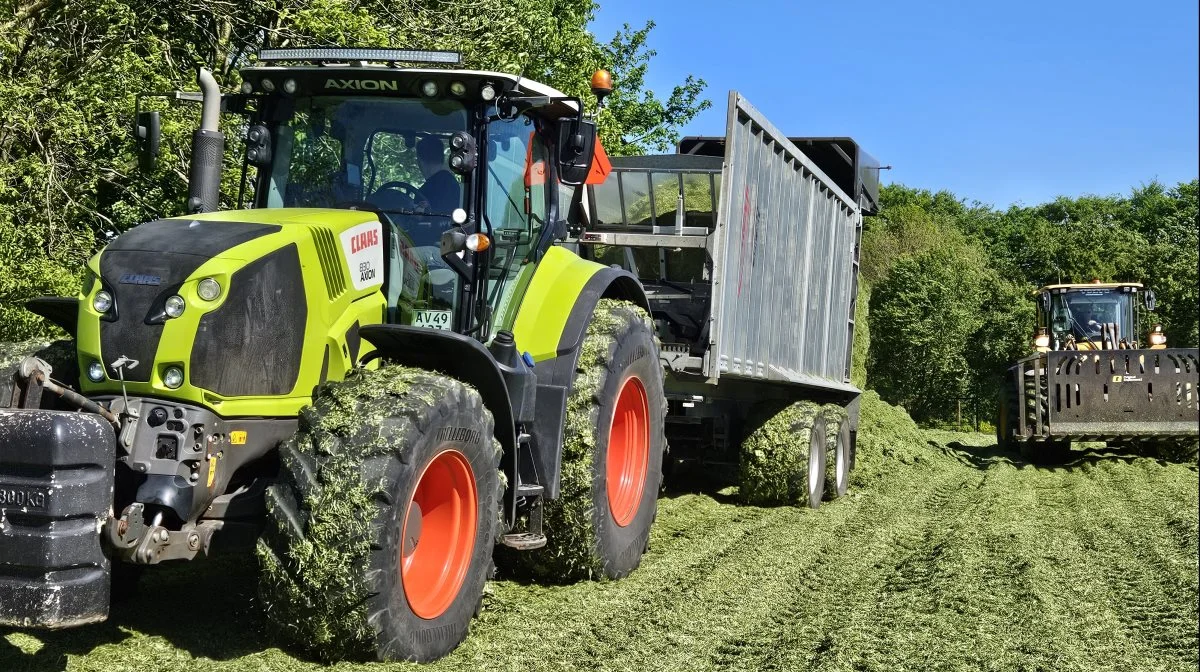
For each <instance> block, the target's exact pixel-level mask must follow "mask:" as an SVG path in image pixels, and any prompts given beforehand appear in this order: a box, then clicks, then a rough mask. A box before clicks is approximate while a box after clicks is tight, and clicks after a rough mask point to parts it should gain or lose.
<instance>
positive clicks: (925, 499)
mask: <svg viewBox="0 0 1200 672" xmlns="http://www.w3.org/2000/svg"><path fill="white" fill-rule="evenodd" d="M913 475H914V476H920V477H926V478H932V479H934V480H933V482H932V483H931V484H929V485H930V487H928V488H927V489H926V490H925V491H924V492H922V491H921V489H920V488H916V489H911V490H909V489H904V490H897V491H892V492H889V493H887V494H886V495H884V494H880V495H876V496H875V505H874V506H872V507H863V509H862V510H861V511H859V512H858V515H857V516H856V519H855V521H854V529H853V533H852V534H839V535H836V536H835V537H833V538H831V539H830V540H829V541H828V542H827V543H826V544H825V545H824V546H822V547H821V548H819V549H817V550H816V551H815V552H814V553H813V554H812V556H811V560H810V561H809V562H808V563H806V564H805V566H804V567H802V568H801V571H800V573H799V580H798V582H797V583H796V585H795V586H793V587H792V589H791V590H790V591H789V592H788V593H786V594H783V595H780V596H778V597H777V599H776V600H774V604H775V605H777V606H776V608H775V609H774V610H773V611H772V613H771V614H770V616H769V620H768V621H767V622H766V623H764V624H763V626H762V627H760V628H758V632H756V633H750V634H749V635H747V636H745V637H742V638H739V639H735V640H730V641H726V642H723V643H722V645H721V646H720V647H719V648H718V651H717V655H716V657H715V659H714V660H713V663H714V665H715V666H716V667H717V668H718V669H722V670H737V669H754V670H775V669H817V668H819V667H820V666H821V665H823V664H824V663H825V662H826V661H830V660H835V659H837V660H842V659H846V658H860V657H861V656H862V655H863V651H861V650H859V649H858V648H857V647H854V648H853V650H847V649H846V647H845V646H844V645H843V640H844V639H855V638H860V639H861V638H863V636H864V635H865V636H867V637H868V638H870V637H871V635H877V634H878V633H877V628H879V625H880V624H879V623H877V622H876V623H872V625H871V627H870V628H863V627H862V625H863V624H862V623H861V621H860V620H859V619H858V618H856V616H857V615H860V614H862V613H864V612H867V611H873V610H875V609H877V607H878V600H879V599H881V596H886V595H889V594H894V595H900V594H902V593H912V594H919V593H920V592H921V589H922V586H926V585H928V582H929V580H930V578H931V575H932V571H931V569H930V565H931V564H933V563H936V562H937V557H938V556H939V555H940V553H941V552H942V549H941V548H940V544H939V542H938V541H937V536H938V533H937V532H935V531H934V530H935V529H939V528H941V527H942V526H943V525H944V523H945V522H946V520H947V519H948V518H951V517H954V516H956V515H957V512H959V511H961V510H962V509H963V508H964V507H966V506H968V505H969V497H970V495H969V494H968V492H969V491H972V490H973V489H974V487H973V486H974V483H975V481H977V480H978V479H977V477H976V476H975V475H974V474H972V473H970V471H969V470H966V469H962V468H959V467H957V466H952V467H949V468H948V469H947V470H946V471H944V472H940V473H938V472H935V473H923V474H922V473H916V474H913ZM904 599H909V598H908V597H907V596H906V597H905V598H904ZM814 600H819V602H820V603H821V605H822V608H820V609H818V610H815V611H814V610H813V609H811V604H812V602H813V601H814ZM880 629H882V628H880Z"/></svg>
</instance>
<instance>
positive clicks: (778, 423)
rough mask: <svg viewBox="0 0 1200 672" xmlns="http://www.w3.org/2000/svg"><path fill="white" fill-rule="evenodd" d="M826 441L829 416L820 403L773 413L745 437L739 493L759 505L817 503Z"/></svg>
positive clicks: (822, 485)
mask: <svg viewBox="0 0 1200 672" xmlns="http://www.w3.org/2000/svg"><path fill="white" fill-rule="evenodd" d="M839 431H840V430H839ZM826 444H827V438H826V423H825V415H824V414H823V413H821V410H820V407H819V406H817V405H816V404H813V403H811V402H807V401H801V402H797V403H794V404H792V405H790V406H788V407H786V408H784V409H783V410H782V411H779V412H778V413H776V414H774V415H773V416H772V417H771V418H770V419H768V420H767V421H766V422H765V423H763V424H762V425H761V426H760V427H758V428H757V429H755V430H754V431H752V432H751V433H750V435H749V436H747V437H746V438H745V440H743V441H742V447H741V451H740V460H739V462H740V469H739V479H738V484H739V487H738V495H739V497H740V498H741V500H742V501H743V502H745V503H747V504H753V505H755V506H772V505H778V504H790V505H796V506H807V507H808V508H810V509H815V508H817V507H819V506H820V505H821V498H822V497H823V496H824V491H825V463H826V452H827V448H826Z"/></svg>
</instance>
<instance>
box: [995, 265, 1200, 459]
mask: <svg viewBox="0 0 1200 672" xmlns="http://www.w3.org/2000/svg"><path fill="white" fill-rule="evenodd" d="M1035 297H1036V299H1037V304H1038V310H1037V315H1038V326H1037V332H1036V334H1035V336H1034V340H1033V343H1032V350H1034V352H1033V354H1031V355H1030V356H1029V357H1026V358H1024V359H1022V360H1020V361H1018V362H1017V363H1016V364H1014V365H1013V366H1012V367H1010V368H1009V370H1008V372H1007V374H1006V376H1005V379H1004V384H1003V386H1002V391H1001V398H1000V406H999V407H1000V413H999V421H998V422H997V425H996V434H997V438H998V440H999V443H1000V444H1001V445H1010V446H1016V447H1018V448H1019V449H1020V450H1021V452H1022V454H1024V455H1025V456H1026V457H1027V458H1029V459H1032V460H1037V461H1047V462H1053V461H1060V460H1062V459H1064V458H1065V457H1067V456H1068V453H1067V450H1068V449H1069V448H1070V444H1071V442H1072V441H1093V442H1095V441H1103V442H1107V443H1108V444H1110V445H1114V446H1121V447H1124V448H1133V449H1157V448H1166V449H1168V450H1171V451H1172V452H1174V451H1175V449H1177V448H1179V447H1184V448H1186V447H1188V446H1192V447H1193V450H1194V445H1195V443H1196V440H1197V436H1198V434H1200V396H1198V393H1200V389H1198V385H1197V384H1198V383H1200V369H1198V366H1197V364H1198V351H1197V349H1196V348H1173V347H1168V343H1167V338H1166V334H1165V333H1164V332H1163V329H1162V325H1161V324H1154V325H1149V326H1147V325H1143V324H1142V322H1143V321H1144V318H1143V312H1152V311H1153V310H1154V307H1155V297H1154V292H1153V291H1151V290H1149V289H1147V288H1145V287H1143V286H1142V284H1141V283H1136V282H1103V283H1102V282H1100V281H1099V280H1096V281H1093V282H1090V283H1085V284H1057V285H1048V286H1045V287H1042V288H1040V289H1038V290H1037V291H1036V293H1035Z"/></svg>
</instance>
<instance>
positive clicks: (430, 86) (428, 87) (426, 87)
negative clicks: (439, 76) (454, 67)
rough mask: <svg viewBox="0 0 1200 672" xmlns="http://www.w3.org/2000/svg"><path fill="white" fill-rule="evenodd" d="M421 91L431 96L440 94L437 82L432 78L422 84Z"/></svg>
mask: <svg viewBox="0 0 1200 672" xmlns="http://www.w3.org/2000/svg"><path fill="white" fill-rule="evenodd" d="M421 93H423V94H425V95H426V96H427V97H429V98H433V97H434V96H436V95H437V94H438V85H437V82H435V81H433V80H432V79H431V80H429V81H427V82H425V83H424V84H422V85H421Z"/></svg>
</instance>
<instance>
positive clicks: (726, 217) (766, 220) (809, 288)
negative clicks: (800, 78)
mask: <svg viewBox="0 0 1200 672" xmlns="http://www.w3.org/2000/svg"><path fill="white" fill-rule="evenodd" d="M861 232H862V214H861V211H860V209H859V206H858V204H857V203H856V202H855V201H854V200H853V199H851V198H850V197H849V196H848V195H847V194H846V193H845V192H843V191H842V190H841V189H839V188H838V187H837V186H836V185H835V184H834V182H833V181H832V180H830V179H829V178H828V177H827V176H826V175H825V173H824V172H822V171H821V170H820V168H818V167H817V166H816V164H814V163H813V162H812V161H811V160H810V159H809V158H808V157H807V156H805V155H804V153H803V152H802V151H800V149H798V148H797V147H796V146H795V145H794V144H792V142H791V141H790V140H788V138H787V136H786V135H784V134H783V133H782V132H780V131H779V130H778V129H777V128H775V126H774V125H773V124H771V122H769V121H767V119H766V118H765V117H763V116H762V114H761V113H759V112H758V110H756V109H755V108H754V106H752V105H751V104H750V103H749V102H748V101H747V100H746V99H745V98H742V97H741V96H740V95H739V94H738V93H737V92H736V91H731V92H730V93H729V112H728V118H727V126H726V141H725V165H724V169H723V171H722V175H721V197H720V202H719V212H718V215H717V226H716V233H717V236H718V239H717V240H716V241H714V243H715V245H714V246H715V247H716V249H717V254H714V255H713V256H714V269H713V275H714V279H713V305H712V320H713V328H712V330H711V332H710V334H711V336H710V349H709V357H708V358H706V364H705V369H706V370H705V373H706V374H707V375H708V376H709V379H710V380H711V381H713V382H716V380H717V379H719V378H721V377H737V378H744V379H760V380H769V381H778V382H786V383H800V384H805V385H810V386H815V387H823V388H835V389H844V390H847V391H849V390H852V389H853V388H852V386H850V384H849V381H850V357H851V352H852V350H853V347H852V346H853V338H854V302H855V294H856V292H857V278H858V254H859V251H858V250H859V241H860V237H861ZM714 354H715V357H714V356H713V355H714Z"/></svg>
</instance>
